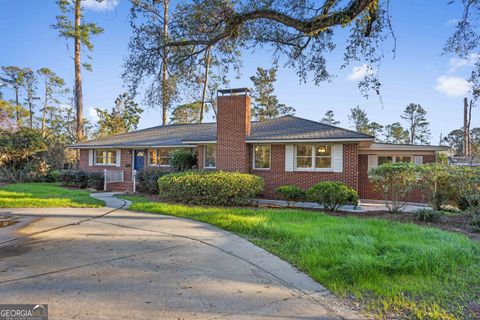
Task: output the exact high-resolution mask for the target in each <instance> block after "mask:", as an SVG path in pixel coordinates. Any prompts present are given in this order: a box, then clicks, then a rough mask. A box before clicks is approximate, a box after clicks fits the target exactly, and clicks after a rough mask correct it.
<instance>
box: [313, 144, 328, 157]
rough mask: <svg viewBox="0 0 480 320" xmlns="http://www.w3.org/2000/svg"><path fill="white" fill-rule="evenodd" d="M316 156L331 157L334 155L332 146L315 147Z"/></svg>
mask: <svg viewBox="0 0 480 320" xmlns="http://www.w3.org/2000/svg"><path fill="white" fill-rule="evenodd" d="M315 155H316V156H317V157H318V156H331V155H332V146H331V145H318V146H316V147H315Z"/></svg>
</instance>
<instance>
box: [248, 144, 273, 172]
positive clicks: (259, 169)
mask: <svg viewBox="0 0 480 320" xmlns="http://www.w3.org/2000/svg"><path fill="white" fill-rule="evenodd" d="M257 146H261V147H265V146H268V147H269V148H270V157H269V158H270V159H269V160H268V168H256V167H255V145H253V146H252V148H253V152H252V156H253V159H252V169H253V170H258V171H269V170H271V169H272V145H271V144H268V145H257Z"/></svg>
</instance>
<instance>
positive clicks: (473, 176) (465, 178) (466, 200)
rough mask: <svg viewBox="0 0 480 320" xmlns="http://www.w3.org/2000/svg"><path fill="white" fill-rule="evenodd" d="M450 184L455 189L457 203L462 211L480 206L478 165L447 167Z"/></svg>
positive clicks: (479, 171) (479, 168) (479, 172)
mask: <svg viewBox="0 0 480 320" xmlns="http://www.w3.org/2000/svg"><path fill="white" fill-rule="evenodd" d="M449 172H450V175H451V180H452V185H453V186H454V187H455V189H456V190H457V195H458V196H457V204H458V208H459V209H460V210H462V211H466V210H469V209H471V208H475V207H477V208H478V207H480V205H479V202H480V199H479V198H478V197H477V195H478V194H480V167H454V166H451V167H450V168H449Z"/></svg>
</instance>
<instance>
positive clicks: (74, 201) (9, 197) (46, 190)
mask: <svg viewBox="0 0 480 320" xmlns="http://www.w3.org/2000/svg"><path fill="white" fill-rule="evenodd" d="M89 194H90V192H88V191H86V190H73V189H65V188H62V187H60V186H58V185H57V184H53V183H17V184H11V185H8V186H5V187H0V208H88V207H102V206H103V205H104V203H103V201H100V200H97V199H94V198H92V197H90V196H89Z"/></svg>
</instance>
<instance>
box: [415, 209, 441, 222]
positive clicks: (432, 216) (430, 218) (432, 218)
mask: <svg viewBox="0 0 480 320" xmlns="http://www.w3.org/2000/svg"><path fill="white" fill-rule="evenodd" d="M413 216H414V217H415V220H417V221H422V222H436V221H439V220H440V218H441V217H442V216H443V213H442V212H441V211H438V210H430V209H420V210H417V211H415V212H414V213H413Z"/></svg>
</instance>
